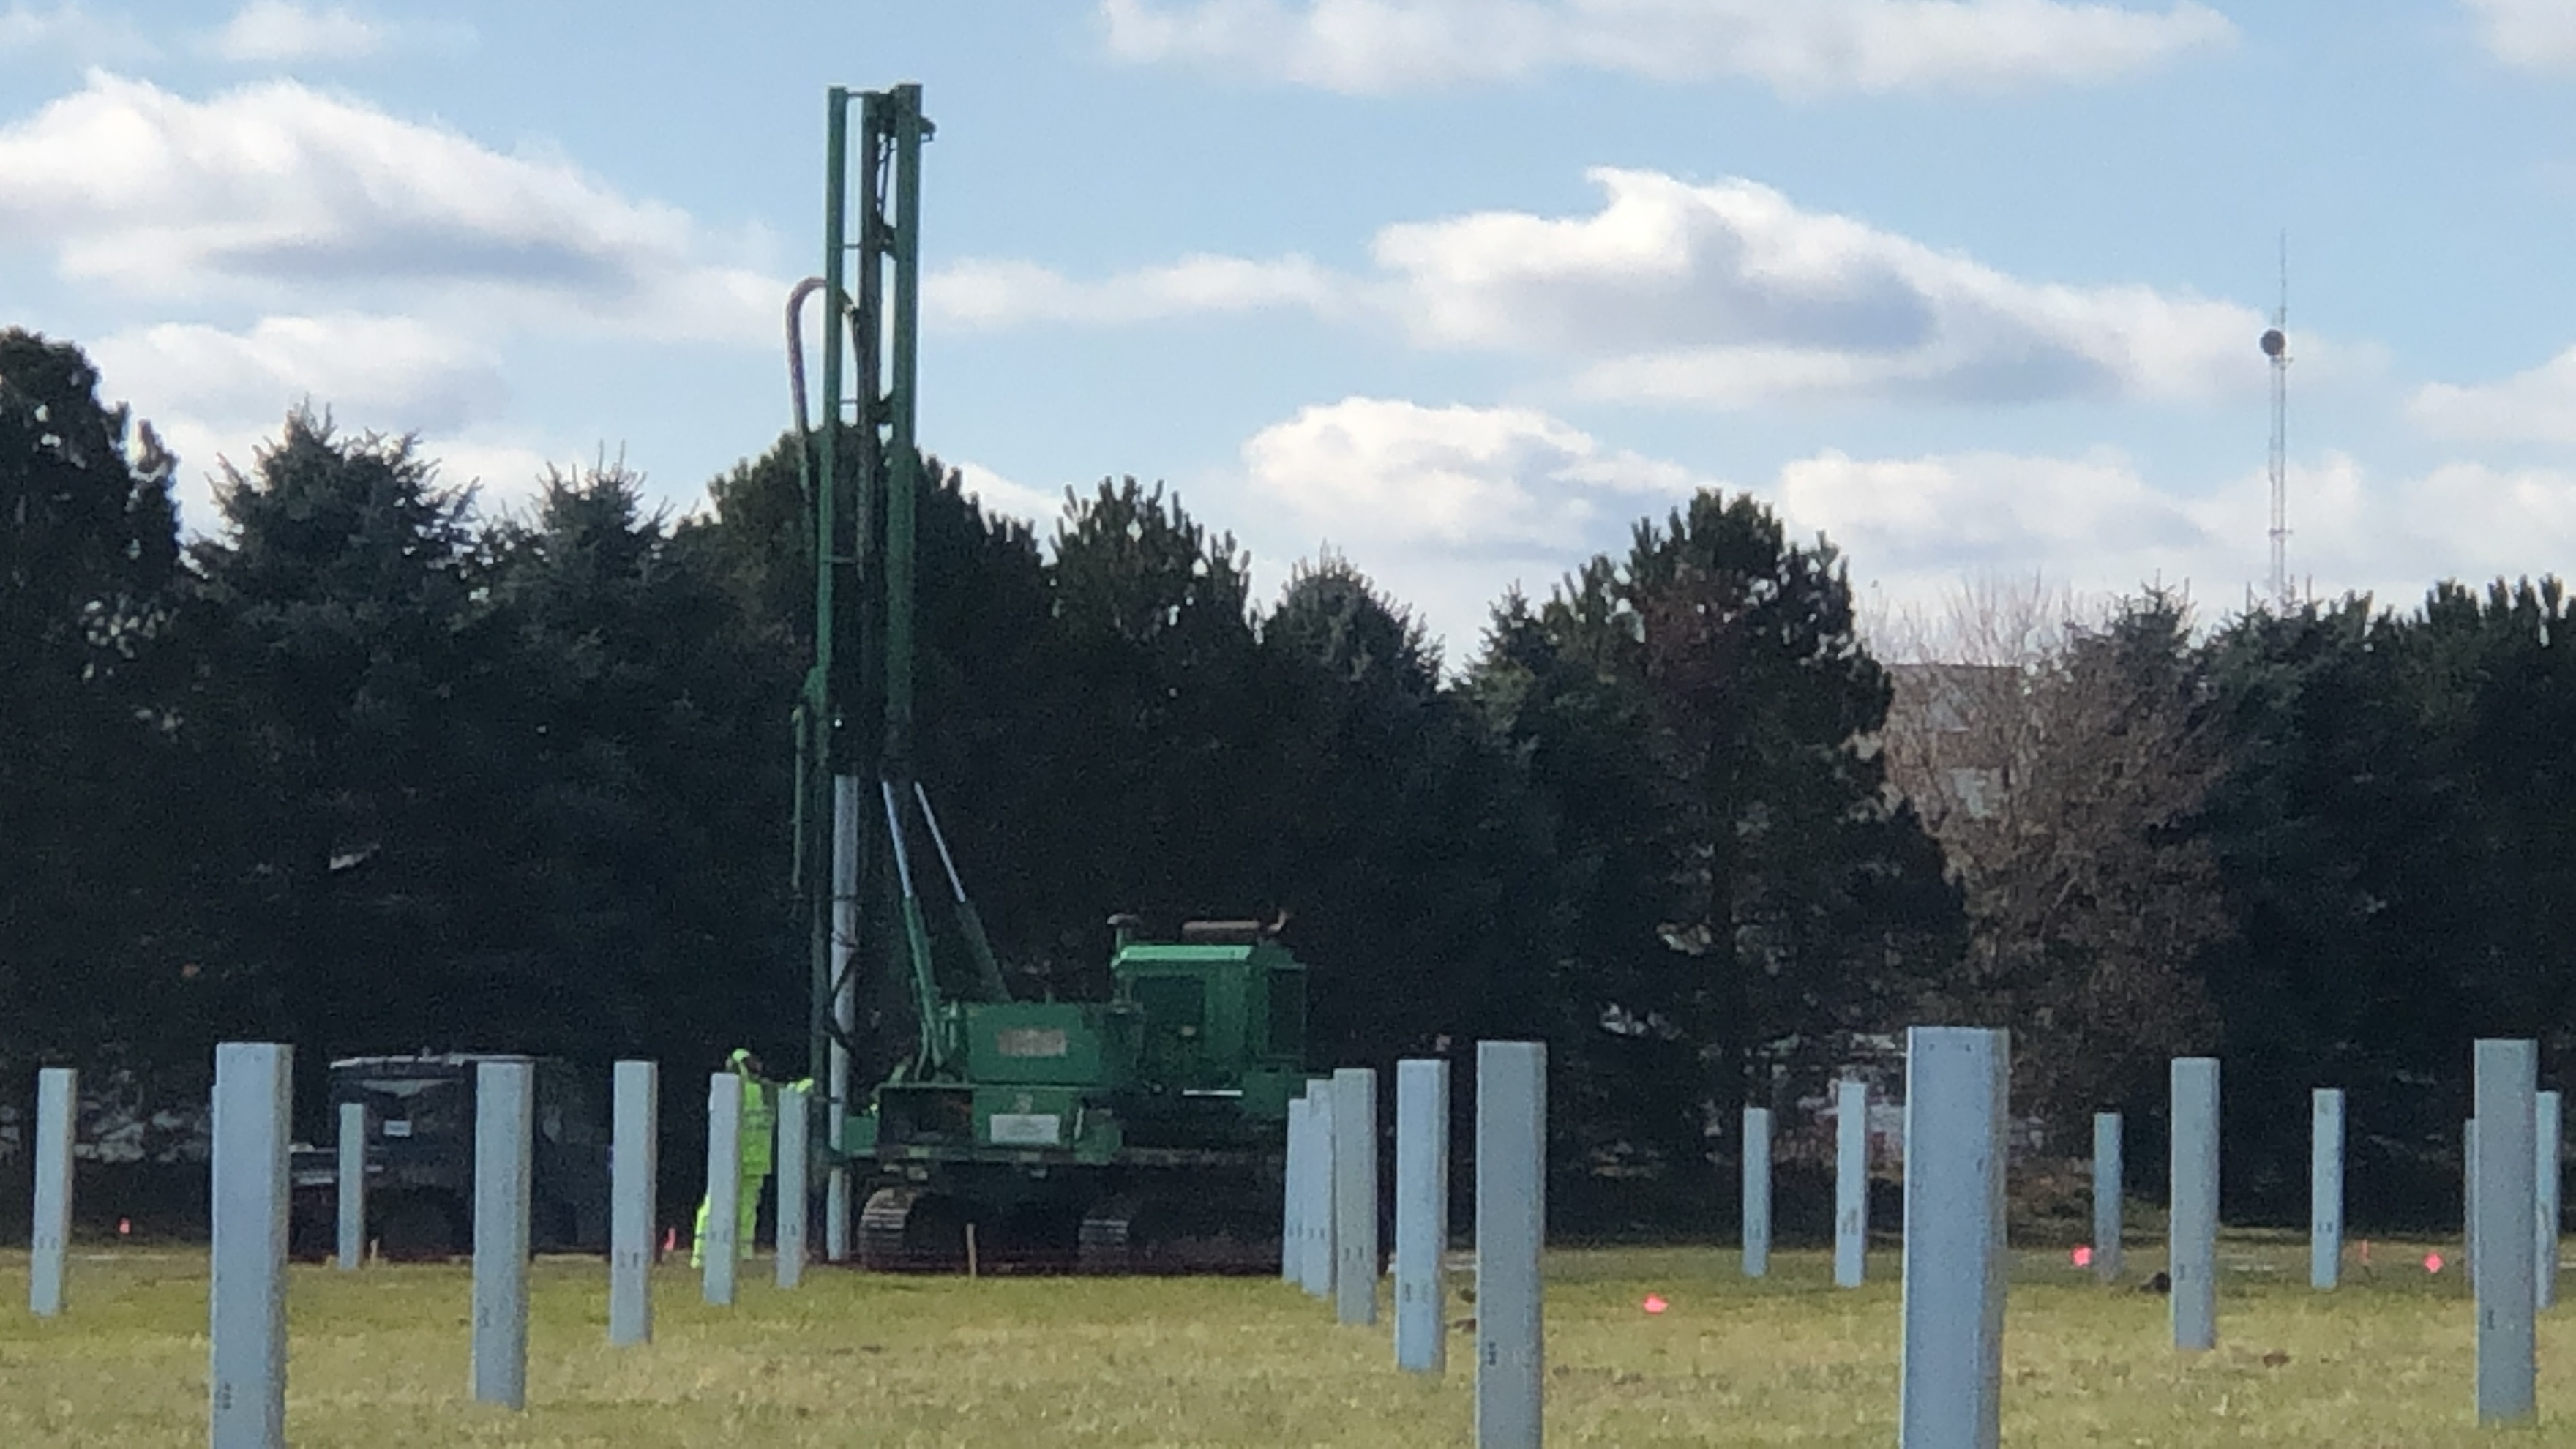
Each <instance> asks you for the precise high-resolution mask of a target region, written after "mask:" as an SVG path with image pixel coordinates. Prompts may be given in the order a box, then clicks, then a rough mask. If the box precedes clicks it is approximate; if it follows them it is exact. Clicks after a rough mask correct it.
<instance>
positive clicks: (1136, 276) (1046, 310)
mask: <svg viewBox="0 0 2576 1449" xmlns="http://www.w3.org/2000/svg"><path fill="white" fill-rule="evenodd" d="M1348 294H1349V284H1348V283H1347V282H1345V281H1344V280H1343V279H1341V278H1339V277H1336V276H1335V275H1333V274H1332V273H1331V272H1328V271H1326V270H1325V269H1324V268H1322V267H1319V266H1317V265H1315V264H1314V263H1313V262H1311V261H1309V260H1307V259H1306V258H1304V257H1300V256H1288V257H1280V258H1276V259H1274V260H1270V261H1253V260H1249V259H1247V258H1243V257H1222V256H1208V255H1203V254H1202V255H1194V256H1187V257H1183V258H1182V259H1181V260H1179V261H1177V262H1173V263H1171V264H1169V265H1167V266H1159V267H1145V268H1141V269H1139V270H1136V271H1132V272H1125V273H1122V274H1120V275H1118V276H1114V277H1109V278H1106V279H1103V280H1101V281H1096V282H1084V281H1076V280H1074V279H1072V278H1069V277H1066V276H1064V275H1063V274H1062V273H1060V272H1056V271H1053V270H1050V269H1048V268H1046V267H1042V266H1039V265H1037V264H1035V263H1033V262H1022V261H962V262H957V263H953V264H951V265H949V266H946V267H943V268H941V269H940V270H938V271H937V272H934V273H932V274H931V275H930V277H929V278H928V279H926V280H925V281H924V282H923V284H922V303H923V306H924V307H925V309H926V310H927V311H928V312H929V314H930V316H931V318H932V319H933V320H934V321H938V322H947V323H953V324H956V325H958V326H961V327H1001V326H1009V325H1013V324H1017V323H1025V322H1105V323H1123V322H1148V321H1160V320H1162V319H1165V318H1171V317H1179V316H1186V315H1191V314H1196V313H1229V312H1252V311H1261V310H1267V309H1272V308H1286V309H1290V310H1302V311H1309V312H1317V313H1326V314H1331V313H1338V312H1340V311H1342V310H1344V308H1345V305H1346V303H1347V302H1348V300H1349V296H1348Z"/></svg>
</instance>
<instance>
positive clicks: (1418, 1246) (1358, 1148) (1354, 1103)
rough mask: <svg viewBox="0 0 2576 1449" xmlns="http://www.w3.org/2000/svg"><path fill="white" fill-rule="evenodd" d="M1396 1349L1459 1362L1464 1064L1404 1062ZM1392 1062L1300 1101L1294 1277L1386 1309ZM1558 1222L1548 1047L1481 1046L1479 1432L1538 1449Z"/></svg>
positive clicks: (1431, 1369)
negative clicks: (1546, 1258)
mask: <svg viewBox="0 0 2576 1449" xmlns="http://www.w3.org/2000/svg"><path fill="white" fill-rule="evenodd" d="M1395 1125H1396V1133H1395V1254H1394V1262H1393V1268H1394V1278H1395V1361H1396V1365H1397V1366H1398V1367H1399V1368H1402V1369H1405V1370H1408V1371H1411V1372H1415V1373H1439V1372H1442V1371H1443V1370H1444V1369H1445V1368H1446V1367H1447V1365H1448V1323H1447V1321H1446V1315H1447V1311H1448V1295H1447V1285H1446V1282H1445V1280H1444V1278H1443V1273H1444V1263H1443V1259H1444V1258H1445V1257H1446V1255H1447V1252H1448V1245H1449V1064H1448V1063H1447V1062H1444V1061H1428V1060H1416V1061H1405V1062H1401V1063H1398V1064H1397V1067H1396V1077H1395ZM1377 1144H1378V1109H1377V1073H1376V1072H1374V1071H1372V1070H1370V1069H1368V1068H1365V1067H1346V1068H1343V1069H1342V1070H1340V1071H1338V1072H1335V1073H1334V1074H1333V1075H1332V1077H1331V1078H1329V1079H1325V1080H1318V1081H1315V1082H1312V1083H1310V1084H1309V1085H1308V1087H1307V1090H1306V1093H1305V1095H1304V1096H1301V1097H1298V1098H1296V1099H1295V1100H1293V1101H1291V1102H1290V1103H1289V1104H1288V1173H1287V1182H1286V1184H1285V1190H1284V1191H1283V1192H1282V1194H1281V1236H1280V1243H1281V1249H1282V1251H1281V1255H1280V1256H1281V1262H1280V1276H1281V1277H1282V1278H1284V1279H1286V1280H1287V1281H1289V1282H1292V1283H1296V1284H1298V1285H1300V1286H1301V1287H1303V1288H1304V1289H1305V1290H1306V1291H1307V1292H1308V1293H1311V1294H1313V1295H1315V1296H1317V1297H1319V1298H1329V1299H1331V1300H1332V1302H1333V1306H1334V1314H1335V1316H1336V1318H1338V1319H1339V1320H1340V1321H1341V1322H1343V1323H1347V1324H1359V1325H1368V1324H1374V1323H1376V1322H1377V1285H1378V1277H1379V1254H1378V1182H1377V1167H1378V1157H1377ZM1546 1228H1547V1048H1546V1047H1545V1046H1543V1045H1541V1044H1539V1043H1536V1042H1479V1043H1478V1044H1477V1046H1476V1224H1475V1235H1476V1320H1475V1321H1476V1443H1477V1444H1478V1445H1479V1446H1480V1449H1535V1446H1536V1445H1537V1444H1538V1443H1539V1441H1540V1406H1541V1403H1542V1398H1543V1390H1542V1386H1541V1372H1542V1369H1543V1365H1544V1353H1543V1347H1542V1341H1543V1336H1544V1335H1543V1321H1544V1314H1543V1311H1542V1295H1541V1292H1540V1288H1539V1277H1538V1260H1539V1247H1540V1244H1541V1242H1542V1241H1543V1239H1544V1238H1545V1236H1546Z"/></svg>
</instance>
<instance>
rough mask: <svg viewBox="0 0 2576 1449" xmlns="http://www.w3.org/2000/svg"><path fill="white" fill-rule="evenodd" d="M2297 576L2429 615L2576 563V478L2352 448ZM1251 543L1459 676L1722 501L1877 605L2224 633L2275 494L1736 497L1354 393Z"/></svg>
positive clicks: (1269, 454)
mask: <svg viewBox="0 0 2576 1449" xmlns="http://www.w3.org/2000/svg"><path fill="white" fill-rule="evenodd" d="M2289 481H2290V527H2291V530H2292V532H2291V538H2290V564H2291V573H2292V576H2293V579H2294V581H2295V582H2296V584H2297V586H2298V587H2299V588H2301V589H2302V591H2312V592H2314V593H2315V594H2316V595H2318V596H2319V597H2326V598H2331V597H2336V596H2339V595H2341V594H2343V593H2345V592H2348V591H2359V592H2366V593H2370V594H2372V595H2374V596H2375V597H2376V598H2377V599H2378V600H2379V602H2381V603H2383V604H2386V605H2390V606H2394V607H2397V608H2401V609H2403V608H2411V607H2413V606H2414V605H2415V604H2416V603H2418V602H2420V601H2421V599H2422V597H2423V595H2424V592H2425V590H2426V589H2427V588H2429V587H2430V586H2431V585H2432V584H2433V583H2434V582H2435V581H2437V580H2440V579H2445V578H2457V579H2461V580H2464V581H2468V582H2472V583H2475V582H2479V581H2483V580H2486V579H2490V578H2493V577H2496V576H2498V575H2505V576H2521V575H2526V574H2530V575H2537V574H2541V573H2546V572H2550V571H2552V570H2562V571H2563V570H2564V569H2565V568H2566V567H2567V562H2566V561H2567V560H2568V559H2569V558H2570V557H2576V472H2571V471H2567V470H2559V469H2549V468H2526V469H2502V468H2496V467H2492V466H2489V465H2486V464H2482V463H2478V462H2474V461H2455V462H2450V463H2444V464H2441V465H2438V466H2434V467H2431V468H2429V469H2425V470H2422V471H2412V472H2394V471H2387V470H2375V469H2372V468H2369V467H2366V466H2364V465H2363V464H2362V463H2361V462H2360V461H2358V460H2356V459H2354V458H2353V457H2351V456H2349V455H2346V454H2342V453H2331V452H2330V453H2326V454H2324V455H2322V456H2320V457H2316V458H2312V459H2309V460H2307V461H2304V462H2301V461H2294V462H2293V464H2292V467H2291V470H2290V480H2289ZM1242 482H1243V484H1244V486H1245V488H1246V495H1247V496H1246V498H1245V500H1244V502H1243V503H1242V504H1239V505H1238V516H1240V517H1243V518H1244V519H1246V521H1247V526H1246V527H1245V528H1244V530H1243V536H1244V537H1245V538H1246V540H1247V541H1248V542H1249V543H1250V544H1251V545H1252V546H1253V548H1254V550H1255V556H1256V558H1257V559H1259V560H1262V561H1264V562H1265V564H1275V562H1276V561H1279V560H1285V559H1289V558H1294V557H1298V556H1301V555H1307V554H1311V553H1312V552H1313V551H1314V550H1315V549H1316V547H1317V546H1318V545H1319V544H1323V543H1330V544H1332V545H1335V546H1337V547H1340V548H1342V549H1343V550H1345V551H1346V552H1347V553H1348V554H1349V555H1350V557H1351V558H1352V561H1353V562H1354V563H1356V564H1358V565H1359V566H1360V567H1361V568H1362V569H1364V570H1366V571H1367V572H1368V573H1369V574H1370V575H1372V576H1373V577H1375V578H1376V579H1378V580H1379V581H1380V582H1381V583H1382V584H1384V585H1385V586H1386V587H1387V588H1388V589H1389V591H1390V592H1391V593H1392V594H1393V595H1394V596H1395V597H1396V598H1397V599H1398V600H1399V601H1401V602H1404V603H1406V604H1410V605H1412V606H1413V607H1415V608H1416V609H1417V610H1418V611H1419V612H1420V613H1421V614H1422V616H1423V617H1424V618H1425V620H1426V621H1427V622H1428V623H1429V624H1430V626H1431V627H1432V629H1433V631H1434V632H1435V633H1436V634H1438V635H1440V636H1442V637H1444V638H1445V639H1446V640H1447V641H1448V644H1449V646H1450V653H1451V655H1452V658H1453V660H1457V659H1461V658H1463V656H1464V655H1466V654H1468V653H1470V652H1472V651H1473V649H1474V648H1475V647H1476V641H1477V640H1478V639H1479V637H1480V635H1481V631H1482V628H1483V626H1484V624H1485V622H1486V618H1487V613H1488V610H1489V609H1490V607H1491V606H1492V605H1493V603H1494V602H1495V601H1496V600H1497V599H1499V598H1500V597H1501V596H1502V593H1503V591H1504V590H1505V589H1506V588H1508V587H1510V586H1511V585H1513V584H1515V583H1518V584H1519V585H1520V586H1521V587H1522V588H1523V589H1524V590H1525V591H1527V592H1529V593H1531V594H1533V595H1535V596H1542V597H1543V596H1544V595H1545V594H1546V593H1547V592H1548V591H1549V590H1550V589H1551V588H1553V587H1554V586H1555V585H1556V584H1557V582H1558V581H1559V580H1560V579H1561V578H1563V577H1564V576H1565V575H1566V574H1567V573H1568V572H1570V571H1571V570H1573V569H1575V568H1577V567H1578V566H1580V565H1581V564H1582V563H1583V562H1584V561H1585V560H1587V559H1589V558H1591V557H1592V556H1593V555H1594V554H1596V553H1602V552H1607V553H1610V554H1611V555H1612V556H1614V557H1617V556H1621V555H1623V554H1624V552H1625V549H1626V546H1627V534H1628V530H1629V528H1630V527H1631V526H1632V525H1633V524H1634V523H1635V521H1636V520H1638V519H1640V518H1643V517H1648V516H1660V515H1661V514H1663V513H1664V512H1665V511H1666V510H1667V509H1668V508H1669V507H1671V506H1672V505H1674V504H1676V503H1678V502H1680V501H1682V500H1683V499H1685V498H1687V497H1688V496H1689V495H1690V494H1691V493H1692V492H1694V491H1695V490H1697V489H1699V488H1702V487H1722V488H1724V489H1725V490H1726V491H1728V492H1730V493H1732V492H1736V491H1746V492H1750V493H1752V494H1754V495H1755V496H1757V497H1759V498H1761V499H1762V500H1764V501H1765V502H1766V503H1767V504H1768V505H1770V506H1771V507H1772V508H1773V509H1774V510H1775V511H1776V512H1777V514H1778V515H1779V516H1780V518H1781V519H1782V520H1783V522H1784V523H1786V524H1787V525H1788V526H1789V529H1790V533H1791V536H1792V537H1793V538H1797V539H1800V540H1802V541H1805V540H1812V539H1813V538H1814V537H1815V536H1816V535H1817V534H1818V533H1820V532H1821V533H1822V534H1824V535H1825V536H1826V537H1827V538H1828V539H1830V541H1831V542H1832V543H1833V544H1834V545H1835V547H1836V548H1837V549H1839V550H1840V551H1841V553H1842V555H1843V557H1844V559H1845V561H1846V562H1847V563H1848V565H1849V567H1850V571H1851V579H1852V583H1853V587H1854V589H1855V590H1856V591H1857V592H1860V593H1862V594H1864V595H1866V596H1869V597H1870V598H1871V599H1872V601H1873V603H1874V604H1875V605H1876V607H1877V608H1878V609H1879V610H1882V611H1884V610H1889V609H1896V610H1902V609H1904V608H1907V607H1919V608H1929V609H1937V607H1938V606H1939V605H1940V603H1941V601H1942V600H1943V599H1944V598H1945V597H1946V596H1947V595H1948V594H1949V593H1951V592H1952V591H1953V590H1954V589H1956V588H1957V586H1958V585H1959V584H1960V583H1961V582H1962V581H1963V580H1969V579H1978V578H1987V579H1992V578H2025V579H2026V578H2031V577H2034V576H2037V577H2045V578H2047V579H2049V580H2051V581H2052V582H2054V583H2056V584H2058V585H2061V586H2063V587H2066V588H2069V589H2071V590H2073V591H2075V592H2077V593H2080V594H2083V595H2087V596H2092V597H2111V596H2117V595H2121V594H2127V593H2134V592H2135V591H2137V590H2138V589H2139V588H2141V587H2142V586H2145V585H2148V584H2159V585H2162V586H2165V587H2170V588H2179V589H2182V590H2185V591H2186V592H2187V593H2188V594H2189V595H2190V596H2191V597H2193V598H2194V599H2196V600H2197V601H2198V603H2199V604H2200V606H2201V607H2202V608H2203V610H2205V611H2207V613H2208V615H2209V616H2211V617H2216V616H2219V615H2223V614H2226V613H2229V612H2233V611H2235V610H2237V609H2240V608H2243V607H2244V606H2245V605H2246V603H2247V602H2248V600H2249V599H2250V598H2251V597H2252V596H2253V593H2254V592H2255V591H2259V590H2261V589H2262V588H2263V587H2264V579H2265V576H2266V574H2267V573H2268V570H2269V557H2268V547H2267V544H2266V538H2265V536H2266V531H2267V529H2268V527H2269V524H2270V486H2269V483H2268V481H2267V480H2266V479H2265V477H2264V476H2263V474H2262V473H2261V472H2259V471H2254V470H2249V471H2247V472H2244V473H2241V474H2238V475H2236V476H2234V477H2231V478H2228V479H2226V480H2224V481H2223V482H2222V483H2220V485H2219V486H2217V487H2216V488H2214V489H2203V488H2200V487H2197V486H2193V487H2183V486H2178V485H2176V484H2175V483H2173V482H2171V481H2169V480H2164V479H2159V478H2156V477H2154V476H2152V475H2151V474H2150V473H2149V472H2147V471H2146V470H2145V469H2143V468H2142V467H2141V466H2140V464H2139V463H2138V462H2137V461H2136V460H2135V459H2134V458H2132V457H2131V456H2129V455H2127V454H2125V453H2122V452H2120V451H2118V450H2115V449H2109V448H2100V449H2094V450H2091V451H2088V452H2083V453H2077V454H2072V455H2059V456H2050V455H2032V454H2018V453H2009V452H2001V451H1972V452H1956V453H1935V454H1924V455H1916V456H1881V457H1862V456H1854V455H1852V454H1850V453H1847V452H1843V451H1839V450H1832V449H1827V450H1824V451H1820V452H1816V453H1813V454H1810V455H1807V456H1804V457H1799V458H1794V459H1791V460H1789V461H1787V462H1786V463H1784V464H1782V465H1781V466H1780V467H1779V469H1778V471H1777V472H1776V473H1774V474H1772V475H1771V476H1769V477H1768V478H1764V479H1757V480H1752V481H1750V482H1749V483H1748V484H1744V485H1738V484H1735V483H1720V482H1718V481H1717V480H1715V479H1713V478H1710V477H1708V476H1706V475H1704V474H1702V473H1700V472H1698V471H1697V470H1695V469H1694V468H1692V467H1690V466H1689V465H1688V464H1687V463H1684V462H1675V461H1669V460H1662V459H1654V458H1648V457H1643V456H1641V455H1639V454H1636V453H1633V452H1628V451H1624V450H1621V449H1618V448H1617V447H1615V446H1614V445H1612V444H1610V443H1607V442H1605V441H1604V440H1602V439H1600V438H1598V437H1596V436H1594V435H1593V434H1591V433H1588V432H1586V431H1584V430H1582V429H1580V428H1577V427H1576V426H1574V425H1573V424H1571V423H1568V422H1565V421H1564V420H1562V419H1559V418H1556V417H1552V416H1550V415H1548V414H1546V413H1542V412H1536V411H1532V410H1528V409H1522V408H1481V407H1429V406H1424V405H1421V404H1418V403H1413V402H1407V401H1403V400H1399V399H1386V398H1347V399H1344V400H1343V401H1341V402H1339V403H1334V404H1331V405H1328V406H1320V407H1310V408H1307V409H1305V410H1304V411H1302V412H1300V413H1299V414H1297V415H1296V416H1295V417H1294V418H1292V419H1289V420H1287V421H1285V422H1282V423H1279V424H1276V425H1274V426H1272V427H1269V428H1265V429H1263V430H1261V431H1260V432H1259V433H1258V434H1256V435H1254V437H1253V438H1252V439H1251V440H1250V441H1248V442H1247V443H1245V445H1244V447H1243V471H1242Z"/></svg>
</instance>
